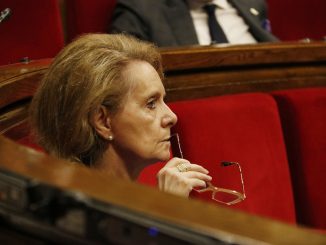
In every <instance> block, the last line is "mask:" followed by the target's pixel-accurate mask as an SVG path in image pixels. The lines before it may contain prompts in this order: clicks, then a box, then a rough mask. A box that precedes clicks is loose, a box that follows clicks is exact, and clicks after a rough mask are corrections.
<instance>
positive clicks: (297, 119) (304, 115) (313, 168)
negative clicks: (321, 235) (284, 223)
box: [273, 88, 326, 229]
mask: <svg viewBox="0 0 326 245" xmlns="http://www.w3.org/2000/svg"><path fill="white" fill-rule="evenodd" d="M273 94H274V96H275V98H276V100H277V102H278V104H279V108H280V113H281V118H282V123H283V128H284V136H285V140H286V145H287V150H288V157H289V163H290V170H291V173H292V177H293V187H294V195H295V202H296V208H297V218H298V222H299V223H301V224H304V225H308V226H312V227H315V228H319V229H326V209H325V207H326V197H325V189H326V88H310V89H296V90H288V91H280V92H275V93H273Z"/></svg>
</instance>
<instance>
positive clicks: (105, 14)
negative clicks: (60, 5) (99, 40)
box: [66, 0, 116, 41]
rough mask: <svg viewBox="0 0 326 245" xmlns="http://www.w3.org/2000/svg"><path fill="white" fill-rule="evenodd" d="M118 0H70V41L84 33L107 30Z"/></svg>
mask: <svg viewBox="0 0 326 245" xmlns="http://www.w3.org/2000/svg"><path fill="white" fill-rule="evenodd" d="M115 4H116V0H93V1H90V0H68V1H66V8H67V32H68V33H67V34H68V39H69V41H70V40H72V39H73V38H75V37H76V36H78V35H80V34H82V33H89V32H106V31H107V30H108V25H109V23H110V20H111V16H112V12H113V10H114V7H115Z"/></svg>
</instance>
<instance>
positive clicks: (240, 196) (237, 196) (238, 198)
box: [171, 133, 246, 205]
mask: <svg viewBox="0 0 326 245" xmlns="http://www.w3.org/2000/svg"><path fill="white" fill-rule="evenodd" d="M174 137H175V138H176V143H177V149H174V150H177V151H178V152H177V153H176V156H177V157H181V158H183V153H182V150H181V144H180V138H179V134H178V133H175V134H172V135H171V139H172V138H174ZM171 145H172V142H171ZM172 150H173V146H172ZM174 153H175V152H173V154H174ZM232 165H236V166H237V167H238V169H239V173H240V179H241V185H242V193H241V192H239V191H236V190H231V189H226V188H220V187H216V186H214V185H213V184H212V182H210V181H208V182H206V184H207V187H205V188H203V189H193V190H194V191H196V192H198V193H203V192H207V191H211V192H212V197H211V198H212V200H214V201H216V202H219V203H223V204H226V205H233V204H236V203H239V202H241V201H243V200H245V199H246V193H245V188H244V181H243V176H242V169H241V166H240V164H239V163H238V162H226V161H224V162H221V166H222V167H228V166H232ZM217 192H224V193H227V194H231V195H234V196H235V199H234V200H233V201H230V202H224V201H221V200H218V199H216V198H215V195H216V193H217Z"/></svg>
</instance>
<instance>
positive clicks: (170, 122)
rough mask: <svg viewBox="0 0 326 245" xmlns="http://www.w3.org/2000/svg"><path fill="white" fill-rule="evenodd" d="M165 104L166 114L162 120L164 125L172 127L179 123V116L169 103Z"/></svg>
mask: <svg viewBox="0 0 326 245" xmlns="http://www.w3.org/2000/svg"><path fill="white" fill-rule="evenodd" d="M164 105H165V115H164V117H163V120H162V122H163V127H172V126H174V125H175V124H176V123H177V121H178V117H177V115H176V114H175V113H174V112H173V111H172V110H171V109H170V107H169V106H168V105H167V104H164Z"/></svg>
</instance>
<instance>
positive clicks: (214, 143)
mask: <svg viewBox="0 0 326 245" xmlns="http://www.w3.org/2000/svg"><path fill="white" fill-rule="evenodd" d="M170 107H171V109H172V110H173V111H174V112H175V113H176V114H177V116H178V123H177V125H176V126H175V131H176V132H178V133H179V135H180V141H181V146H182V150H183V154H184V157H185V158H186V159H188V160H190V161H191V162H193V163H198V164H201V165H203V166H205V167H206V168H207V169H208V170H209V171H210V174H211V175H212V177H213V183H215V184H216V185H220V184H218V183H221V182H224V183H227V184H228V185H231V184H232V183H237V186H240V178H239V176H236V179H235V177H233V178H232V179H230V177H229V176H227V175H224V174H223V172H221V171H223V170H221V171H217V170H218V169H219V168H220V167H219V165H220V162H221V161H237V162H239V163H240V164H241V166H242V171H243V176H244V182H245V189H246V194H247V199H246V200H245V201H243V202H242V203H239V204H236V205H234V206H232V207H234V208H237V209H241V210H245V211H247V212H250V213H254V214H258V215H262V216H268V217H272V218H275V219H279V220H282V221H286V222H290V223H294V222H295V210H294V201H293V194H292V186H291V180H290V174H289V169H288V162H287V156H286V150H285V146H284V141H283V135H282V128H281V123H280V120H279V114H278V109H277V106H276V103H275V101H274V99H273V98H272V97H271V96H270V95H267V94H262V93H252V94H241V95H229V96H220V97H213V98H207V99H200V100H191V101H180V102H175V103H171V104H170ZM160 166H162V165H160V164H158V165H156V166H150V167H148V168H147V169H145V170H144V172H143V175H147V179H146V178H144V176H141V178H140V181H141V182H147V183H149V177H148V176H155V171H157V170H158V169H159V167H160ZM233 176H234V175H233ZM152 178H153V179H154V177H152ZM144 179H145V181H143V180H144ZM154 182H155V181H154V180H153V181H152V183H154ZM219 187H223V186H219ZM193 196H194V197H195V198H199V199H204V200H206V201H212V200H211V198H210V195H205V194H196V193H194V195H193Z"/></svg>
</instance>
